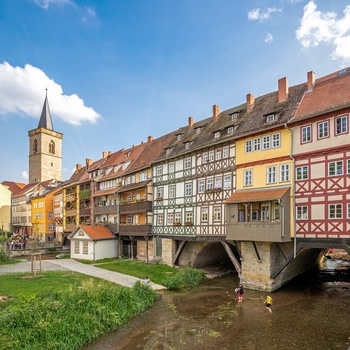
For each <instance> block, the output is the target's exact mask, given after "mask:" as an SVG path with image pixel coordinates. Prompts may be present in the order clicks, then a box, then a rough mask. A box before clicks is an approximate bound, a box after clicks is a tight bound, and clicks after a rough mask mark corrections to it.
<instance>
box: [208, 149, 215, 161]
mask: <svg viewBox="0 0 350 350" xmlns="http://www.w3.org/2000/svg"><path fill="white" fill-rule="evenodd" d="M213 161H214V151H209V162H213Z"/></svg>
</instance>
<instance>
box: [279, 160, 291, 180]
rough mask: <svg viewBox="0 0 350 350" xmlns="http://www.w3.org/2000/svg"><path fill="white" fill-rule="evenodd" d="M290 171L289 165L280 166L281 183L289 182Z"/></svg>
mask: <svg viewBox="0 0 350 350" xmlns="http://www.w3.org/2000/svg"><path fill="white" fill-rule="evenodd" d="M289 174H290V171H289V164H282V165H280V181H281V182H285V181H289V178H290V176H289Z"/></svg>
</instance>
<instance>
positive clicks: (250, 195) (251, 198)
mask: <svg viewBox="0 0 350 350" xmlns="http://www.w3.org/2000/svg"><path fill="white" fill-rule="evenodd" d="M289 190H290V187H282V188H270V189H266V190H261V189H257V190H250V191H236V192H235V193H233V194H232V195H231V197H230V198H228V199H227V200H226V203H250V202H263V201H276V200H278V199H281V198H282V197H283V196H284V195H285V194H286V193H287V192H288V191H289Z"/></svg>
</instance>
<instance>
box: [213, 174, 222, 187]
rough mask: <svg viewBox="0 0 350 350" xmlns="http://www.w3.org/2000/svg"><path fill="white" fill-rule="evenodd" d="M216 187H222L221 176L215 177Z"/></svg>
mask: <svg viewBox="0 0 350 350" xmlns="http://www.w3.org/2000/svg"><path fill="white" fill-rule="evenodd" d="M214 188H216V189H222V177H216V178H215V186H214Z"/></svg>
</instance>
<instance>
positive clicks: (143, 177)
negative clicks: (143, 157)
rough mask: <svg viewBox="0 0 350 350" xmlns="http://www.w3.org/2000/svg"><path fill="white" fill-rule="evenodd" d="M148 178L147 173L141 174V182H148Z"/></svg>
mask: <svg viewBox="0 0 350 350" xmlns="http://www.w3.org/2000/svg"><path fill="white" fill-rule="evenodd" d="M147 178H148V174H147V171H145V172H143V173H141V174H140V182H141V181H146V180H147Z"/></svg>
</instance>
